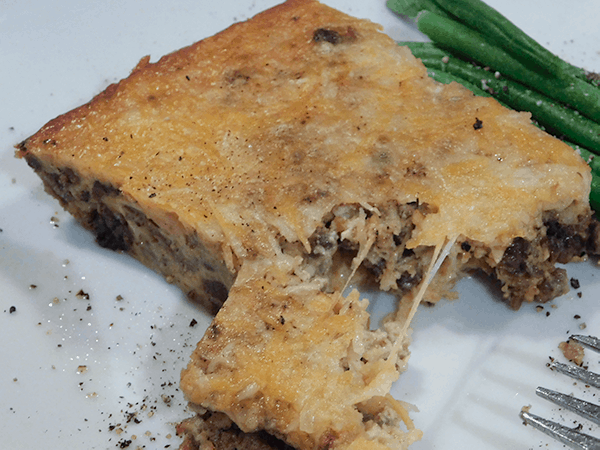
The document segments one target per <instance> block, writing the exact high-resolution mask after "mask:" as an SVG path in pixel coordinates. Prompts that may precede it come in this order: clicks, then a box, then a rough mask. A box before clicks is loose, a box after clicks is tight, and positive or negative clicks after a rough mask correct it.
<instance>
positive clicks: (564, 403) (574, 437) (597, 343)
mask: <svg viewBox="0 0 600 450" xmlns="http://www.w3.org/2000/svg"><path fill="white" fill-rule="evenodd" d="M569 339H570V340H573V341H575V342H578V343H580V344H581V345H583V346H584V347H587V348H589V349H591V350H594V351H596V352H600V339H598V338H595V337H592V336H581V335H573V336H571V337H570V338H569ZM549 367H550V368H551V369H554V370H556V371H558V372H560V373H562V374H565V375H568V376H570V377H572V378H575V379H576V380H579V381H582V382H584V383H585V385H586V386H594V387H596V388H599V389H600V374H597V373H594V372H590V371H588V370H586V369H583V368H581V367H578V366H572V365H567V364H562V363H559V362H554V361H553V362H551V363H550V364H549ZM535 392H536V394H537V395H538V396H540V397H542V398H544V399H546V400H549V401H551V402H553V403H555V404H556V405H558V406H561V407H563V408H565V409H568V410H569V411H572V412H574V413H576V414H578V415H580V416H581V417H584V418H586V419H588V420H590V421H592V422H594V423H596V424H598V425H600V406H599V405H595V404H593V403H590V402H587V401H585V400H581V399H579V398H575V397H573V396H571V395H566V394H561V393H560V392H556V391H552V390H550V389H546V388H544V387H538V388H537V389H536V391H535ZM520 416H521V418H522V419H523V421H524V422H525V423H526V424H528V425H531V426H533V427H534V428H537V429H538V430H540V431H542V432H544V433H546V434H547V435H548V436H550V437H552V438H554V439H556V440H558V441H560V442H562V443H563V444H565V445H567V446H569V447H571V448H574V449H577V450H600V439H598V438H596V437H594V436H590V435H588V434H585V433H582V432H581V431H579V430H580V429H581V428H582V426H581V425H579V426H578V427H575V428H569V427H565V426H563V425H561V424H559V423H557V422H552V421H550V420H547V419H543V418H542V417H539V416H536V415H535V414H531V413H530V412H529V411H526V410H522V411H521V413H520Z"/></svg>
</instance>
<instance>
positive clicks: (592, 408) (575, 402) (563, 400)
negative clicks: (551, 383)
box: [535, 386, 600, 425]
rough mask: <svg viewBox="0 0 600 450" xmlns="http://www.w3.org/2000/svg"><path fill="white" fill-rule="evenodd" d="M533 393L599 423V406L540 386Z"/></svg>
mask: <svg viewBox="0 0 600 450" xmlns="http://www.w3.org/2000/svg"><path fill="white" fill-rule="evenodd" d="M535 393H536V394H537V395H539V396H540V397H542V398H544V399H546V400H549V401H551V402H552V403H555V404H556V405H558V406H562V407H563V408H566V409H568V410H569V411H573V412H574V413H576V414H578V415H580V416H582V417H585V418H586V419H588V420H591V421H592V422H594V423H596V424H598V425H600V406H598V405H595V404H593V403H590V402H586V401H585V400H581V399H579V398H575V397H572V396H570V395H566V394H561V393H560V392H556V391H552V390H550V389H546V388H544V387H541V386H540V387H538V388H537V389H536V390H535Z"/></svg>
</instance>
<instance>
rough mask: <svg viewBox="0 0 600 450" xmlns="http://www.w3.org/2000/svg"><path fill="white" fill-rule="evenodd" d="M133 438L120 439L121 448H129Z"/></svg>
mask: <svg viewBox="0 0 600 450" xmlns="http://www.w3.org/2000/svg"><path fill="white" fill-rule="evenodd" d="M131 442H132V441H131V439H123V440H122V441H119V444H118V446H119V448H127V447H129V446H130V445H131Z"/></svg>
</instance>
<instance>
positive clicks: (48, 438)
mask: <svg viewBox="0 0 600 450" xmlns="http://www.w3.org/2000/svg"><path fill="white" fill-rule="evenodd" d="M276 2H277V0H252V1H247V0H241V1H240V0H237V1H234V0H221V1H219V2H214V1H212V0H211V1H207V0H200V1H188V0H178V1H177V0H176V1H171V2H165V1H146V2H140V1H136V0H127V1H119V2H116V1H110V2H94V1H91V0H84V1H82V0H78V1H67V0H63V1H59V2H48V1H45V0H44V1H42V0H29V1H25V0H22V1H20V2H15V1H3V2H1V3H0V229H1V230H2V231H1V232H0V339H1V340H0V362H1V363H0V399H1V402H0V405H1V406H0V430H1V432H0V435H1V436H2V438H1V439H0V440H1V442H2V444H1V445H0V446H1V447H2V448H6V449H30V448H38V447H43V448H46V449H64V448H73V449H75V448H85V449H109V448H137V447H140V448H147V449H153V448H157V449H158V448H169V447H170V448H176V447H177V446H178V444H179V440H178V439H177V438H176V437H175V435H174V434H175V433H174V427H173V423H175V422H177V421H178V420H181V419H182V418H184V417H186V416H187V414H188V413H187V412H186V410H185V409H186V407H185V402H184V401H183V398H182V395H181V393H180V392H179V390H178V388H177V384H178V379H179V372H180V370H181V369H182V368H183V367H184V366H185V365H186V363H187V359H188V357H189V354H190V353H191V351H192V348H193V346H194V345H195V343H196V342H197V341H198V340H199V339H200V337H201V336H202V334H203V331H204V329H205V328H206V327H207V325H208V323H209V320H210V319H209V317H207V316H206V315H205V314H204V313H203V312H202V311H200V310H199V309H197V308H196V307H195V306H194V305H192V304H190V302H188V301H187V300H186V299H185V298H184V296H183V295H182V293H181V292H179V291H178V290H177V289H176V288H174V287H172V286H169V285H168V284H166V283H165V282H164V281H163V280H162V279H161V278H160V277H159V276H158V275H156V274H154V273H152V272H150V271H148V270H147V269H145V268H144V267H142V266H140V265H139V264H138V263H136V262H135V261H133V260H132V259H130V258H128V257H126V256H123V255H119V254H116V253H113V252H110V251H107V250H104V249H101V248H100V247H98V246H97V245H96V244H95V243H94V242H93V239H92V237H91V235H90V234H89V233H87V232H85V231H83V230H82V229H81V228H80V227H79V226H77V225H76V224H75V223H74V221H73V220H72V219H71V218H70V217H69V216H68V215H67V214H65V213H64V212H63V211H62V210H61V209H60V207H59V206H58V204H57V202H55V201H54V200H53V199H51V198H50V197H49V196H48V195H46V194H45V193H44V192H43V189H42V187H41V183H40V181H39V180H38V179H37V178H36V176H35V175H34V174H33V172H32V171H31V170H30V169H29V168H28V167H27V166H26V164H25V163H24V162H23V161H17V160H15V159H14V158H13V148H12V146H13V145H14V144H16V143H17V142H19V141H21V140H22V139H24V138H26V137H28V136H29V135H31V134H33V133H34V132H35V131H37V129H38V128H39V127H41V126H42V125H43V124H44V123H46V122H47V121H48V120H49V119H51V118H53V117H55V116H56V115H58V114H61V113H63V112H66V111H68V110H70V109H72V108H73V107H75V106H78V105H79V104H82V103H84V102H86V101H88V100H89V99H90V98H91V97H92V96H93V95H95V94H96V93H98V92H100V91H101V90H102V89H104V88H105V87H106V86H107V85H108V84H109V83H112V82H114V81H116V80H118V79H120V78H123V77H125V76H127V75H128V73H129V71H130V70H131V68H132V67H133V66H135V64H136V63H137V61H138V60H139V59H140V58H141V57H142V56H144V55H147V54H149V55H151V56H152V59H153V60H156V59H157V58H158V57H160V56H161V55H163V54H165V53H167V52H170V51H173V50H176V49H178V48H180V47H182V46H184V45H187V44H190V43H192V42H194V41H197V40H199V39H201V38H203V37H206V36H208V35H211V34H214V33H216V32H218V31H219V30H221V29H223V28H225V27H226V26H228V25H229V24H231V23H232V22H234V21H239V20H243V19H246V18H249V17H251V16H252V15H254V14H255V13H257V12H259V11H260V10H262V9H265V8H267V7H269V6H272V5H274V4H275V3H276ZM325 3H327V4H330V5H331V6H335V7H338V8H339V9H342V10H344V11H346V12H348V13H351V14H353V15H356V16H360V17H366V18H370V19H372V20H373V21H376V22H379V23H381V24H383V25H384V27H385V31H386V32H387V33H389V34H390V35H391V36H392V37H394V38H395V39H398V40H409V39H416V40H421V39H423V38H422V36H420V35H419V33H418V32H416V31H415V30H414V29H413V28H411V27H410V26H409V25H408V24H406V23H404V22H402V21H401V20H399V19H398V18H397V17H395V16H394V15H393V14H392V13H391V12H389V11H388V10H387V9H386V8H385V5H384V2H383V0H377V1H375V0H371V1H369V2H366V1H364V0H326V1H325ZM489 3H490V4H492V5H493V6H495V7H497V8H498V9H500V10H501V11H502V12H504V13H505V14H506V15H508V16H509V17H510V18H511V19H512V20H513V21H514V22H515V23H517V25H519V26H521V27H523V28H524V29H525V30H527V31H528V32H529V33H530V34H531V35H533V36H534V37H536V38H537V39H538V40H539V41H540V42H541V43H542V44H544V45H546V46H548V47H549V48H550V49H552V50H553V51H554V52H556V53H557V54H558V55H560V56H561V57H564V58H565V59H567V60H570V61H572V62H573V63H575V64H578V65H582V66H584V67H585V68H587V69H591V70H597V71H600V56H599V54H598V51H599V50H600V31H599V29H600V27H598V25H597V18H598V17H600V4H599V3H598V2H597V1H595V0H588V1H584V0H580V1H578V2H564V1H562V0H529V1H527V2H522V1H517V0H493V1H492V0H490V2H489ZM599 270H600V269H597V268H596V267H594V266H593V265H592V264H591V263H582V264H576V265H572V266H570V267H569V274H570V276H571V277H574V278H577V279H578V280H579V281H580V284H581V288H580V289H577V290H574V291H573V292H572V293H570V294H568V295H566V296H564V297H562V298H560V299H557V300H555V301H553V302H552V303H551V304H549V305H545V306H544V308H543V311H541V312H538V311H537V310H536V308H535V307H534V306H531V305H525V306H524V307H523V308H522V309H521V310H520V311H519V312H513V311H510V310H508V309H507V308H506V307H505V306H504V304H502V303H501V302H500V301H498V299H497V298H495V297H494V296H493V295H491V294H490V293H489V292H488V290H487V288H486V287H485V285H483V284H482V283H479V282H477V281H475V280H465V281H464V282H462V283H461V284H460V286H459V290H460V294H461V299H460V300H458V301H451V302H443V303H441V304H439V305H438V306H436V307H435V308H433V309H423V310H421V311H420V312H419V313H418V315H417V317H416V320H415V322H414V343H413V346H412V351H413V356H412V359H411V361H410V368H409V369H408V372H407V373H405V374H404V375H403V376H402V377H401V379H400V381H399V382H398V383H397V384H396V385H395V386H394V390H393V393H394V395H395V396H396V397H397V398H399V399H401V400H406V401H408V402H411V403H414V404H416V405H417V406H418V407H419V409H420V412H418V413H413V418H414V420H415V422H416V424H417V426H418V427H419V428H421V429H422V430H423V431H424V433H425V434H424V438H423V440H422V441H421V442H419V443H417V444H415V445H414V449H415V450H432V449H465V448H466V449H471V448H480V449H498V450H500V449H502V450H504V449H506V450H508V449H511V450H512V449H529V448H538V447H544V448H549V449H554V448H562V445H558V444H556V443H553V442H552V441H549V440H548V439H546V438H545V437H544V436H543V435H541V434H540V433H539V432H537V431H535V430H533V429H532V428H531V427H523V426H522V424H521V421H520V419H519V417H518V412H519V410H520V409H521V407H523V406H525V405H533V408H532V411H533V412H535V413H540V414H542V415H545V416H547V417H550V418H555V419H561V420H564V421H565V422H566V423H568V424H571V423H573V421H574V420H575V417H574V416H572V415H570V414H568V413H562V412H560V411H558V410H557V409H556V408H554V407H552V406H550V405H548V404H546V403H545V402H544V401H543V400H541V399H538V398H536V397H535V395H534V390H535V387H536V386H537V385H538V384H542V385H544V386H547V387H549V388H557V389H562V390H563V391H567V392H574V393H577V394H580V395H582V396H594V395H595V393H594V392H591V391H590V390H589V389H585V388H584V387H582V386H574V385H573V383H572V381H570V380H567V379H565V378H564V377H562V376H559V375H556V374H554V373H553V372H551V371H549V370H548V369H547V368H546V367H545V364H546V362H547V360H548V357H549V356H552V357H556V358H557V359H559V360H561V359H564V358H563V357H562V355H560V352H559V351H558V349H557V345H558V343H559V342H560V341H562V340H564V339H566V338H567V337H568V336H569V334H570V333H577V332H582V333H589V334H600V307H599V306H598V305H597V304H596V303H597V300H598V298H599V296H600V284H599V281H598V280H599V278H600V271H599ZM578 293H580V294H581V297H579V296H578V295H577V294H578ZM88 296H89V298H87V297H88ZM380 297H381V298H380ZM120 298H122V299H120ZM119 299H120V300H119ZM374 300H375V302H374V306H373V312H374V314H375V316H378V315H379V314H381V312H382V311H384V310H385V309H386V308H387V307H389V303H390V300H389V298H386V297H385V296H375V297H374ZM12 307H14V308H16V310H14V311H12ZM11 311H12V312H11ZM576 316H577V317H580V318H575V317H576ZM192 320H195V321H196V322H197V324H196V325H194V326H191V322H192ZM585 325H587V328H586V329H584V330H583V331H582V330H581V329H580V328H582V327H583V326H585ZM587 356H588V357H587V360H588V363H589V365H590V367H592V368H593V367H598V366H600V364H599V363H598V359H600V356H596V355H594V354H591V353H588V355H587ZM588 427H589V425H588V424H587V423H586V424H585V428H586V429H587V428H588ZM591 428H592V430H591V431H592V432H596V433H597V434H600V430H598V431H597V430H595V427H591ZM129 441H131V442H129Z"/></svg>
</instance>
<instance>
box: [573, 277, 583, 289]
mask: <svg viewBox="0 0 600 450" xmlns="http://www.w3.org/2000/svg"><path fill="white" fill-rule="evenodd" d="M580 286H581V285H580V284H579V280H578V279H577V278H571V287H572V288H573V289H579V287H580Z"/></svg>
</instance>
